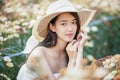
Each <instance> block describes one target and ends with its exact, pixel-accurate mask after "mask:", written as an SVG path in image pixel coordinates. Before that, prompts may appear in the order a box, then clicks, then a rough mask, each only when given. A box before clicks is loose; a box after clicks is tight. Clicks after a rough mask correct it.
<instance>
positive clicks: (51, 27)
mask: <svg viewBox="0 0 120 80" xmlns="http://www.w3.org/2000/svg"><path fill="white" fill-rule="evenodd" d="M49 28H50V30H51V31H53V32H55V31H56V29H55V26H54V25H53V24H52V23H50V24H49Z"/></svg>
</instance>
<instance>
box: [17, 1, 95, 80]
mask: <svg viewBox="0 0 120 80" xmlns="http://www.w3.org/2000/svg"><path fill="white" fill-rule="evenodd" d="M94 13H95V11H94V10H81V11H76V10H75V8H74V7H73V5H72V4H71V3H70V2H69V1H68V0H58V1H56V2H54V3H52V4H51V5H50V6H49V7H48V10H47V14H46V16H45V17H43V18H42V19H40V20H38V21H37V22H36V24H35V26H34V27H33V35H34V37H35V38H36V39H38V40H41V39H43V40H42V41H41V42H40V43H39V44H38V45H37V46H36V47H35V48H34V49H33V50H32V52H31V53H30V55H29V57H28V60H27V62H26V63H25V64H24V65H23V66H22V67H21V69H20V71H19V73H18V76H17V80H41V79H43V78H46V79H45V80H57V78H56V77H55V74H56V73H59V71H60V70H61V69H62V68H67V70H69V69H71V68H74V69H79V68H80V67H81V66H82V59H83V47H84V44H85V42H86V40H87V39H88V37H87V33H86V32H84V31H82V30H81V27H83V26H85V25H87V24H88V22H89V21H90V20H91V18H92V17H93V15H94Z"/></svg>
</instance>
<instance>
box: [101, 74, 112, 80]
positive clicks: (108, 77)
mask: <svg viewBox="0 0 120 80" xmlns="http://www.w3.org/2000/svg"><path fill="white" fill-rule="evenodd" d="M113 78H114V75H112V74H110V73H109V74H108V75H107V76H105V77H104V79H103V80H112V79H113Z"/></svg>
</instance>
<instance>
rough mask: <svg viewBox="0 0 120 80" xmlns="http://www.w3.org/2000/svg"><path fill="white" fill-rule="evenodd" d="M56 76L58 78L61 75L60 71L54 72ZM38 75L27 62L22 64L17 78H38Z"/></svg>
mask: <svg viewBox="0 0 120 80" xmlns="http://www.w3.org/2000/svg"><path fill="white" fill-rule="evenodd" d="M54 76H55V78H58V77H59V76H60V73H56V74H54ZM37 77H38V75H37V74H36V73H35V72H33V71H31V70H30V69H29V68H27V66H26V64H24V65H22V67H21V68H20V70H19V72H18V75H17V80H34V79H35V78H37Z"/></svg>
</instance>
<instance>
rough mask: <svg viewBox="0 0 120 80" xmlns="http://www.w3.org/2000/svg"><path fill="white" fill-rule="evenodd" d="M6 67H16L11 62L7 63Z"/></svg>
mask: <svg viewBox="0 0 120 80" xmlns="http://www.w3.org/2000/svg"><path fill="white" fill-rule="evenodd" d="M6 65H7V66H8V67H13V66H14V65H13V63H11V62H8V63H6Z"/></svg>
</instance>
